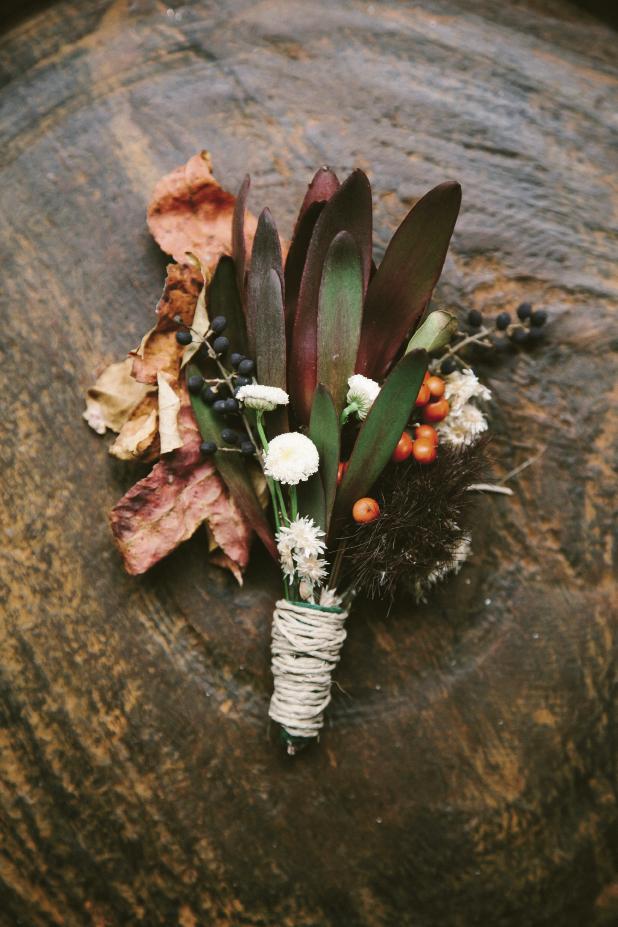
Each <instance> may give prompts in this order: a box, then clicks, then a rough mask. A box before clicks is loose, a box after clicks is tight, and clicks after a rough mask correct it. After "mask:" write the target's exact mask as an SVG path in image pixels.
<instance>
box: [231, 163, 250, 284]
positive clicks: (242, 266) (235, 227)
mask: <svg viewBox="0 0 618 927" xmlns="http://www.w3.org/2000/svg"><path fill="white" fill-rule="evenodd" d="M250 186H251V178H250V177H249V174H246V175H245V179H244V180H243V182H242V183H241V185H240V190H239V191H238V195H237V197H236V202H235V203H234V214H233V216H232V257H233V258H234V265H235V267H236V283H237V285H238V293H239V295H240V300H241V302H242V301H243V300H244V296H245V270H246V265H247V245H246V242H245V212H246V209H247V197H248V196H249V187H250Z"/></svg>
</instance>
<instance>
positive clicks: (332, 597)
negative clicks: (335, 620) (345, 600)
mask: <svg viewBox="0 0 618 927" xmlns="http://www.w3.org/2000/svg"><path fill="white" fill-rule="evenodd" d="M320 605H323V606H324V607H325V608H339V607H340V605H341V596H340V595H337V593H336V592H335V590H334V589H326V588H324V589H322V590H321V592H320Z"/></svg>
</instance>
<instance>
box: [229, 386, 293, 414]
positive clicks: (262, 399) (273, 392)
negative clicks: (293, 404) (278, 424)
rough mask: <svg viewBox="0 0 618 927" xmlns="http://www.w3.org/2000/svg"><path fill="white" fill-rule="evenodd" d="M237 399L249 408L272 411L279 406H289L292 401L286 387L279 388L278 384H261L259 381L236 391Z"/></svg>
mask: <svg viewBox="0 0 618 927" xmlns="http://www.w3.org/2000/svg"><path fill="white" fill-rule="evenodd" d="M236 399H238V401H239V402H243V403H244V404H245V405H246V406H248V408H249V409H257V410H258V411H259V412H272V411H273V410H274V409H276V408H277V406H287V404H288V402H289V401H290V397H289V396H288V394H287V393H286V391H285V390H284V389H279V387H278V386H261V385H260V384H259V383H249V384H248V386H241V387H240V389H239V390H238V391H237V392H236Z"/></svg>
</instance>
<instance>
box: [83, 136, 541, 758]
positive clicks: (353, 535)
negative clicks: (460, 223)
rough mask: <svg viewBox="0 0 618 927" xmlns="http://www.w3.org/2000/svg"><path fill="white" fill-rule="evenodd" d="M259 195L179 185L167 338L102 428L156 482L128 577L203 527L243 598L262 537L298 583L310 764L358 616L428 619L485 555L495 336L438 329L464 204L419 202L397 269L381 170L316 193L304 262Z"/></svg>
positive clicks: (292, 666)
mask: <svg viewBox="0 0 618 927" xmlns="http://www.w3.org/2000/svg"><path fill="white" fill-rule="evenodd" d="M248 192H249V179H248V178H246V179H245V181H244V182H243V184H242V186H241V189H240V191H239V193H238V196H237V197H233V196H232V195H231V194H229V193H227V192H226V191H225V190H223V189H222V188H221V187H220V186H219V184H218V183H217V182H216V180H215V179H214V177H213V175H212V171H211V165H210V160H209V157H208V155H207V154H206V153H202V154H200V155H197V156H195V157H194V158H192V159H191V160H190V161H189V162H188V163H187V164H186V165H184V166H183V167H181V168H178V169H177V170H175V171H174V172H172V173H171V174H169V175H167V176H166V177H164V178H163V179H162V180H161V181H160V183H159V185H158V186H157V188H156V190H155V193H154V198H153V201H152V203H151V205H150V208H149V212H148V221H149V226H150V229H151V231H152V233H153V235H154V237H155V239H156V241H157V242H158V243H159V245H160V246H161V248H162V249H163V250H164V251H166V252H167V253H169V254H170V255H172V257H173V258H174V263H172V264H170V265H169V267H168V269H167V279H166V283H165V288H164V291H163V295H162V297H161V300H160V301H159V304H158V306H157V320H156V324H155V325H154V327H153V328H152V329H151V330H150V331H149V332H148V333H147V334H146V335H145V336H144V338H143V339H142V342H141V344H140V345H139V347H138V348H137V349H136V350H135V351H133V352H131V354H130V355H129V357H128V358H127V359H125V360H124V361H121V362H120V363H117V364H112V365H111V366H110V367H108V368H107V369H106V370H105V371H104V372H103V373H102V374H101V376H100V377H99V379H98V380H97V382H96V383H95V385H94V386H93V387H92V388H91V389H90V390H89V391H88V396H87V408H86V412H85V413H84V415H85V418H86V420H87V421H88V423H89V424H90V425H91V426H92V427H93V428H94V429H95V430H96V431H98V432H99V433H104V432H105V430H106V429H107V428H110V429H111V430H113V431H115V432H117V437H116V439H115V441H114V443H113V444H112V446H111V448H110V452H111V453H112V454H113V455H114V456H116V457H118V458H120V459H122V460H140V461H142V462H146V463H152V464H153V467H152V469H151V471H150V472H149V473H148V475H147V476H145V477H144V478H143V479H141V480H139V482H138V483H137V484H136V485H135V486H134V487H133V488H132V489H130V490H129V491H128V492H127V493H126V494H125V496H124V497H123V498H122V499H121V500H120V501H119V502H118V504H117V505H116V506H115V507H114V509H113V510H112V513H111V526H112V531H113V534H114V538H115V540H116V543H117V545H118V548H119V550H120V552H121V554H122V557H123V560H124V563H125V567H126V569H127V570H128V571H129V572H131V573H141V572H144V571H145V570H146V569H148V568H149V567H150V566H152V565H153V564H154V563H156V562H157V561H158V560H160V559H161V558H162V557H163V556H165V555H166V554H167V553H168V552H169V551H170V550H172V549H174V548H175V547H177V546H178V545H179V544H180V543H181V542H182V541H184V540H185V539H186V538H188V537H190V536H191V535H192V534H193V533H194V532H195V531H196V530H197V529H198V528H199V527H200V526H202V525H204V526H205V527H206V528H207V531H208V536H209V544H210V557H211V560H212V562H214V563H216V564H218V565H220V566H223V567H227V568H228V569H230V570H231V571H232V572H233V573H234V575H235V576H236V578H237V579H238V580H239V582H242V573H243V571H244V569H245V568H246V566H247V563H248V560H249V548H250V543H251V539H252V537H253V535H257V536H258V537H259V539H260V540H261V542H262V543H263V544H264V545H265V547H266V549H267V550H268V551H269V553H270V554H271V555H272V556H273V557H274V558H275V559H276V560H277V561H278V563H279V564H280V567H281V573H282V596H281V598H280V600H279V601H278V602H277V603H276V605H275V609H274V615H273V627H272V670H273V677H274V692H273V696H272V700H271V704H270V710H269V714H270V717H271V718H272V719H273V720H274V721H276V722H278V724H279V725H280V727H281V732H282V735H283V738H284V740H285V742H286V744H287V749H288V752H289V753H296V752H298V750H300V749H301V748H302V747H303V746H305V745H306V744H307V743H310V742H311V741H312V740H313V739H314V738H315V737H317V735H318V734H319V732H320V729H321V727H322V724H323V718H324V711H325V709H326V707H327V705H328V703H329V701H330V691H331V679H332V673H333V670H334V668H335V666H336V664H337V662H338V660H339V657H340V653H341V648H342V645H343V642H344V640H345V636H346V630H345V623H346V618H347V616H348V613H349V610H350V607H351V604H352V601H353V599H354V597H355V596H356V595H358V594H359V593H364V594H365V595H368V596H381V597H393V596H394V595H395V594H397V592H398V591H399V592H401V591H403V592H407V593H411V594H412V595H413V596H415V597H416V598H417V599H422V598H424V597H425V596H426V595H427V593H428V591H429V590H430V589H431V587H432V586H433V585H434V584H435V583H436V582H438V581H439V580H440V579H442V578H443V577H444V576H446V575H447V574H448V573H449V572H452V571H454V570H457V569H459V567H460V565H461V563H462V562H463V561H464V560H465V558H466V557H467V555H468V552H469V549H470V536H469V528H468V527H467V516H468V509H469V504H470V499H471V495H470V493H469V490H470V488H473V487H474V486H475V485H476V486H478V485H479V484H478V481H479V479H481V475H482V472H483V464H484V458H485V441H484V435H485V432H486V430H487V427H488V423H487V418H486V415H485V411H484V406H485V404H486V403H487V402H488V401H489V400H490V393H489V390H488V389H487V388H486V387H485V386H483V385H482V384H481V383H480V382H479V380H478V379H477V377H476V375H475V374H474V372H473V370H472V369H471V368H470V366H469V364H468V363H467V362H466V360H465V349H466V347H467V346H468V345H470V344H481V345H482V344H485V345H487V344H489V343H490V340H491V337H492V336H491V335H490V333H489V331H488V329H486V328H485V326H484V324H483V320H482V317H480V316H479V314H478V313H476V314H475V311H474V310H473V311H472V312H471V313H470V315H469V316H468V319H467V331H461V330H460V329H461V324H460V323H459V322H458V320H457V318H456V317H455V316H454V315H452V314H451V313H448V312H446V311H444V310H441V309H438V310H434V311H429V303H430V299H431V295H432V291H433V289H434V286H435V284H436V282H437V280H438V278H439V276H440V273H441V270H442V266H443V263H444V260H445V256H446V253H447V249H448V246H449V241H450V238H451V234H452V232H453V228H454V226H455V221H456V219H457V215H458V212H459V207H460V202H461V188H460V186H459V184H458V183H455V182H447V183H442V184H440V185H439V186H437V187H435V188H434V189H432V190H430V191H429V192H428V193H427V194H425V196H423V197H422V198H421V199H419V200H418V201H417V202H416V203H415V205H414V206H413V208H412V209H411V210H410V212H409V213H408V215H407V216H406V217H405V219H404V220H403V222H402V223H401V225H400V226H399V228H398V230H397V231H396V233H395V235H394V237H393V238H392V240H391V242H390V244H389V245H388V247H387V249H386V252H385V254H384V257H383V258H382V261H381V262H380V264H379V266H378V267H376V265H375V263H374V261H373V254H372V200H371V189H370V185H369V182H368V179H367V177H366V176H365V174H364V173H363V172H362V171H360V170H356V171H354V172H353V173H352V174H351V175H350V176H349V177H348V178H347V179H346V180H345V181H344V182H343V183H341V184H340V183H339V180H338V179H337V177H336V176H335V174H334V173H333V172H332V171H331V170H329V169H328V168H322V169H320V170H319V171H318V172H317V174H316V175H315V177H314V178H313V180H312V181H311V183H310V184H309V187H308V190H307V193H306V196H305V198H304V201H303V203H302V206H301V209H300V212H299V215H298V219H297V222H296V226H295V228H294V233H293V236H292V239H291V241H290V243H289V245H288V244H287V243H286V242H283V241H282V240H281V239H280V237H279V235H278V232H277V229H276V226H275V223H274V221H273V218H272V216H271V214H270V212H269V211H268V209H264V211H263V212H262V213H261V214H260V216H259V218H258V219H257V220H256V219H255V218H254V217H253V216H252V215H251V213H249V212H248V211H247V207H246V203H247V196H248ZM544 321H545V318H544V314H543V313H542V312H541V313H538V312H537V313H534V312H533V311H532V309H531V308H530V307H528V306H527V304H523V305H522V306H521V307H520V310H519V321H518V322H516V323H515V324H513V322H512V321H511V319H510V317H509V316H508V315H507V314H505V313H502V314H501V315H500V316H498V318H497V319H496V328H497V331H498V332H502V333H505V335H506V337H507V338H509V339H510V341H511V342H513V343H515V344H519V345H521V344H523V343H524V342H525V341H528V340H529V339H531V340H533V332H537V333H538V332H540V331H541V330H542V325H543V323H544ZM522 333H523V335H522ZM524 336H525V337H524Z"/></svg>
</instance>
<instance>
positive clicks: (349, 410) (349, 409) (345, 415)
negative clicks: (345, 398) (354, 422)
mask: <svg viewBox="0 0 618 927" xmlns="http://www.w3.org/2000/svg"><path fill="white" fill-rule="evenodd" d="M355 412H358V405H357V404H356V403H355V402H351V403H350V405H349V406H346V407H345V409H344V410H343V412H342V413H341V418H340V419H339V424H340V425H345V423H346V422H347V420H348V419H349V417H350V416H351V415H354V413H355Z"/></svg>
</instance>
